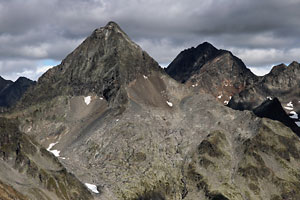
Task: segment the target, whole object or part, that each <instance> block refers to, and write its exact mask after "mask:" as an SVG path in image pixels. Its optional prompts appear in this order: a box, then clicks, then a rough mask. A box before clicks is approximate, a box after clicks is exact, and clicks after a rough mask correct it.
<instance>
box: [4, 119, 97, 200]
mask: <svg viewBox="0 0 300 200" xmlns="http://www.w3.org/2000/svg"><path fill="white" fill-rule="evenodd" d="M0 199H5V200H10V199H21V200H25V199H36V200H41V199H74V200H75V199H82V200H83V199H93V198H92V196H91V194H90V193H89V192H88V191H87V189H86V188H85V186H84V185H83V184H82V183H80V182H79V181H78V179H76V178H75V177H74V175H72V174H70V173H68V172H67V171H66V169H65V168H64V167H63V166H62V165H61V164H60V163H59V162H58V160H57V159H56V158H55V157H54V156H53V155H52V154H51V153H49V152H48V151H47V150H46V149H44V148H42V147H41V146H40V145H38V144H37V143H35V142H34V141H32V140H31V139H30V138H29V137H28V136H26V135H25V134H23V133H21V132H20V131H19V130H18V124H17V122H16V121H14V120H12V119H5V118H0Z"/></svg>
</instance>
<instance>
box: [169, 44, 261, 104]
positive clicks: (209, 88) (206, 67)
mask: <svg viewBox="0 0 300 200" xmlns="http://www.w3.org/2000/svg"><path fill="white" fill-rule="evenodd" d="M166 72H167V73H168V74H169V75H170V76H171V77H173V78H174V79H176V80H178V81H180V82H182V83H185V84H186V85H188V86H189V87H193V88H194V90H195V91H202V92H205V93H208V94H212V95H213V96H215V97H216V98H217V99H218V100H219V101H220V102H223V103H224V104H227V103H228V101H229V100H230V98H231V97H232V96H233V95H234V94H236V93H238V92H240V91H241V90H243V89H244V88H246V87H247V86H248V85H251V84H253V83H254V82H255V81H256V80H257V79H258V78H257V77H256V76H255V75H254V74H253V73H252V72H251V71H250V70H249V69H247V68H246V66H245V65H244V63H243V62H242V61H241V60H240V59H239V58H237V57H235V56H234V55H232V53H231V52H229V51H225V50H218V49H216V48H215V47H214V46H212V45H211V44H209V43H203V44H201V45H199V46H198V47H197V48H192V49H188V50H185V51H183V52H181V53H180V54H179V55H178V56H177V57H176V58H175V60H174V61H173V62H172V63H171V64H170V65H169V66H168V68H167V69H166Z"/></svg>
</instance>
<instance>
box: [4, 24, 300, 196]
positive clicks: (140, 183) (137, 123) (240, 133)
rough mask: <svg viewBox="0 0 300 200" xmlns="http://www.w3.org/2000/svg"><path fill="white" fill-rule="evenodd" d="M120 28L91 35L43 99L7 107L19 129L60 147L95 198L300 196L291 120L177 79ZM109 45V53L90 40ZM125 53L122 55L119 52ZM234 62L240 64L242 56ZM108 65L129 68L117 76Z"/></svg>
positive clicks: (43, 86) (41, 86)
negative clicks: (232, 103) (230, 103)
mask: <svg viewBox="0 0 300 200" xmlns="http://www.w3.org/2000/svg"><path fill="white" fill-rule="evenodd" d="M114 27H115V28H117V26H116V25H115V24H114V23H113V24H112V23H109V24H108V25H107V26H106V27H104V28H102V29H99V30H96V31H95V32H94V33H93V34H92V36H93V35H94V34H96V35H97V34H99V38H98V39H97V40H94V39H93V40H90V39H89V38H88V39H87V40H86V41H85V42H84V43H83V44H89V45H91V44H93V45H92V46H89V45H83V46H82V45H81V46H79V47H78V48H77V49H76V50H75V51H74V52H73V53H71V54H70V55H69V56H68V57H67V58H66V59H65V60H64V61H63V62H62V64H61V65H59V66H57V67H55V68H53V69H52V70H50V71H48V72H47V73H46V74H44V75H43V77H42V78H41V79H40V80H39V83H38V86H37V87H35V88H34V89H33V90H32V91H31V92H30V93H28V96H26V98H30V96H29V94H30V95H31V97H32V98H33V97H34V98H37V100H36V102H35V104H29V106H28V107H25V106H23V109H20V110H15V112H12V113H8V114H6V115H7V116H9V117H11V118H12V117H14V118H18V119H19V120H20V121H21V124H20V126H19V128H20V129H21V130H22V131H24V132H25V133H26V134H27V135H30V137H34V138H35V139H36V140H37V141H38V142H39V143H40V144H42V145H43V146H44V147H48V148H49V147H51V148H50V149H55V150H56V151H59V152H60V154H59V155H57V157H56V159H58V160H59V161H60V162H61V163H62V164H63V165H64V166H65V167H66V169H67V170H69V171H71V172H72V173H74V174H75V175H76V177H78V178H79V180H80V181H81V182H82V183H92V184H94V185H95V188H96V189H97V191H99V193H93V196H94V198H95V199H99V200H107V199H112V200H118V199H125V200H138V199H140V200H141V199H149V200H150V199H157V200H174V199H175V200H181V199H185V200H194V199H203V200H211V199H215V200H216V199H225V200H226V199H230V200H241V199H243V200H256V199H272V200H275V199H295V200H296V199H299V196H300V193H299V192H300V191H299V190H298V188H299V187H300V181H299V177H300V174H299V172H300V155H299V152H300V141H299V138H298V137H296V136H295V134H294V133H293V132H292V131H291V130H290V129H289V128H287V127H286V126H284V125H283V124H282V123H280V122H276V121H272V120H268V119H262V118H258V117H256V116H255V115H254V114H253V113H252V112H250V111H243V112H241V111H236V110H233V109H231V108H228V107H225V106H224V105H223V103H218V101H216V98H215V97H212V96H211V95H209V94H199V93H198V92H197V90H196V88H194V87H192V86H189V85H188V83H186V84H180V83H178V82H177V81H175V80H173V79H171V78H170V77H169V76H167V75H166V74H164V73H163V71H161V70H160V69H159V68H157V67H158V66H157V64H156V63H155V62H154V61H153V63H154V64H153V65H150V64H151V63H152V59H151V58H147V56H146V57H145V59H141V58H142V57H143V56H142V55H143V51H142V50H140V49H139V48H137V49H139V50H138V51H136V50H133V49H136V48H135V45H134V44H133V43H132V42H130V40H129V41H128V40H126V39H125V40H124V38H127V37H123V36H124V34H122V32H121V33H119V32H118V31H116V30H119V28H118V29H114ZM106 32H108V34H107V37H105V36H106ZM110 35H111V36H113V37H112V38H110V37H109V36H110ZM120 35H121V36H122V38H123V39H116V38H118V37H119V36H120ZM92 36H91V37H92ZM93 38H94V36H93ZM127 39H128V38H127ZM109 41H111V43H110V42H109ZM112 41H114V42H112ZM122 41H123V42H122ZM101 44H107V45H106V46H105V45H104V46H103V45H102V46H101V47H103V48H104V49H105V52H107V53H108V54H104V55H103V56H99V55H102V54H98V53H93V52H95V51H96V50H97V51H98V50H99V49H98V48H91V49H89V51H84V48H83V47H87V46H89V47H94V46H96V47H98V46H100V45H101ZM108 44H110V45H108ZM122 45H123V46H122ZM124 45H125V46H124ZM121 47H122V48H121ZM81 48H82V49H81ZM106 48H107V49H106ZM95 49H96V50H95ZM115 49H116V50H115ZM121 49H122V50H124V51H123V53H124V52H125V55H126V56H125V55H124V56H122V55H121ZM128 49H129V50H128ZM81 50H82V51H81ZM115 51H116V52H117V54H116V56H112V54H110V53H109V52H115ZM80 52H86V53H85V54H83V55H82V54H81V53H80ZM88 52H91V54H89V53H88ZM126 52H127V53H126ZM130 52H131V53H130ZM137 52H140V53H137ZM75 55H76V56H75ZM88 55H93V56H92V57H90V60H97V59H98V62H96V63H94V64H93V65H91V66H94V68H87V66H89V65H88V61H86V60H87V59H86V58H87V56H88ZM106 55H107V57H106ZM113 55H115V54H113ZM145 55H147V54H145ZM222 55H223V54H222ZM222 55H220V56H221V57H220V58H222V59H224V56H225V58H226V57H227V58H226V59H228V60H230V59H232V58H231V56H232V55H230V54H229V55H227V53H225V54H224V55H223V56H222ZM125 58H126V59H125ZM217 58H218V56H217V57H216V58H215V59H212V60H211V62H212V64H214V63H217V62H218V59H217ZM106 59H107V60H106ZM103 60H105V62H104V61H103ZM213 60H214V61H213ZM136 61H138V62H136ZM224 62H225V61H223V63H224ZM236 62H237V64H238V61H236ZM72 63H73V64H72ZM111 63H113V64H111ZM115 63H117V64H116V65H114V64H115ZM129 63H140V64H138V65H135V66H136V67H135V68H132V67H131V66H132V65H129ZM207 63H208V62H207ZM221 63H222V62H221ZM228 63H229V64H228ZM104 64H105V65H104ZM225 64H227V65H228V66H229V67H228V68H229V69H230V67H231V68H234V67H233V66H234V62H233V61H226V62H225ZM225 64H224V65H225ZM102 65H103V66H102ZM72 66H77V67H76V68H73V67H72ZM96 66H102V67H96ZM105 66H110V67H112V69H115V70H116V71H119V72H121V69H122V70H124V71H122V72H124V73H119V75H118V76H113V78H112V77H111V76H108V74H110V73H109V72H110V71H109V70H108V71H105V70H104V69H106V68H105ZM114 66H119V67H114ZM148 66H152V67H148ZM155 66H157V67H155ZM216 66H217V65H216ZM222 66H223V65H222ZM122 67H124V68H122ZM203 67H204V66H202V67H201V68H203ZM149 69H152V70H149ZM204 69H205V68H204ZM93 70H95V71H93ZM102 70H104V71H105V73H104V71H102ZM126 70H128V72H127V71H126ZM148 70H149V71H148ZM200 70H201V69H200ZM116 71H113V74H115V72H116ZM67 72H69V73H70V74H73V75H69V74H67ZM60 74H64V75H65V76H62V75H60ZM81 74H83V75H82V76H81ZM95 74H97V77H96V75H95ZM228 74H229V73H228ZM86 76H88V77H86ZM89 76H94V77H93V78H92V79H91V80H90V77H89ZM228 76H229V75H228ZM105 77H106V78H109V79H108V80H110V81H111V84H108V83H106V82H103V79H104V78H105ZM94 78H95V80H93V79H94ZM96 78H97V80H96ZM115 80H117V81H116V82H115ZM203 80H204V79H203ZM220 80H221V79H220ZM73 81H74V82H73ZM49 83H52V84H49ZM79 83H82V85H81V84H79ZM243 83H244V82H243ZM94 84H95V85H96V86H94ZM101 84H102V85H101ZM118 84H120V87H116V85H118ZM108 85H112V87H111V88H110V89H109V91H110V92H108V93H106V92H104V91H106V90H103V88H106V86H108ZM98 89H99V90H98ZM45 91H47V92H45ZM198 91H199V90H198ZM38 92H40V94H39V93H38ZM48 92H49V93H48ZM106 94H111V95H106ZM119 94H122V96H123V97H126V98H124V99H125V100H126V101H125V102H126V103H125V104H124V102H123V101H120V98H119V97H120V96H119ZM26 98H24V99H23V100H25V99H26ZM120 104H122V106H123V108H122V109H119V108H117V107H116V105H120ZM53 144H54V145H53ZM0 166H1V165H0ZM4 180H5V179H4Z"/></svg>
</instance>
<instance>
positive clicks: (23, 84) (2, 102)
mask: <svg viewBox="0 0 300 200" xmlns="http://www.w3.org/2000/svg"><path fill="white" fill-rule="evenodd" d="M33 85H35V81H32V80H30V79H28V78H25V77H20V78H18V79H17V80H16V81H15V82H10V83H9V84H8V85H7V86H6V87H5V88H3V89H2V90H1V92H0V107H11V106H14V105H15V104H16V103H17V102H18V101H19V100H20V98H21V97H22V96H23V94H24V93H25V92H26V91H27V90H28V88H29V87H31V86H33Z"/></svg>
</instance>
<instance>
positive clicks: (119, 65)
mask: <svg viewBox="0 0 300 200" xmlns="http://www.w3.org/2000/svg"><path fill="white" fill-rule="evenodd" d="M160 70H161V68H160V67H159V65H158V63H157V62H156V61H154V60H153V59H152V58H151V57H150V56H149V55H148V54H147V53H146V52H145V51H143V50H142V49H141V48H140V47H139V46H138V45H137V44H135V43H134V42H133V41H131V40H130V38H129V37H128V36H127V35H126V33H124V31H123V30H122V29H121V28H120V27H119V25H117V24H116V23H115V22H109V23H108V24H107V25H106V26H105V27H101V28H99V29H96V30H95V31H93V33H92V34H91V35H90V36H89V37H88V38H87V39H86V40H84V41H83V42H82V44H80V45H79V46H78V47H77V48H76V49H75V50H74V51H73V52H72V53H71V54H69V55H68V56H67V57H66V58H65V59H64V60H63V61H62V63H61V64H60V65H58V66H56V67H54V68H52V69H50V70H48V71H47V72H46V73H45V74H44V75H43V76H42V77H41V78H40V79H39V80H38V84H37V86H36V88H35V89H34V90H33V91H32V94H29V95H27V99H26V98H25V99H26V101H29V102H32V101H33V100H32V99H31V100H30V98H32V97H33V96H35V100H34V101H47V100H48V99H51V98H53V97H56V96H61V95H87V94H88V93H95V94H97V95H98V96H103V97H104V98H105V99H106V100H107V101H109V102H110V103H112V102H114V101H115V100H116V101H117V102H118V103H116V104H120V103H121V104H122V103H124V102H126V101H127V100H126V99H127V98H126V94H125V93H124V87H125V86H126V85H127V84H128V83H129V82H131V81H133V80H134V79H135V78H136V77H138V76H142V75H146V76H147V75H149V74H151V73H152V72H153V71H160ZM44 91H48V92H47V93H45V92H44ZM28 98H29V99H28ZM25 99H24V101H25Z"/></svg>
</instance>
